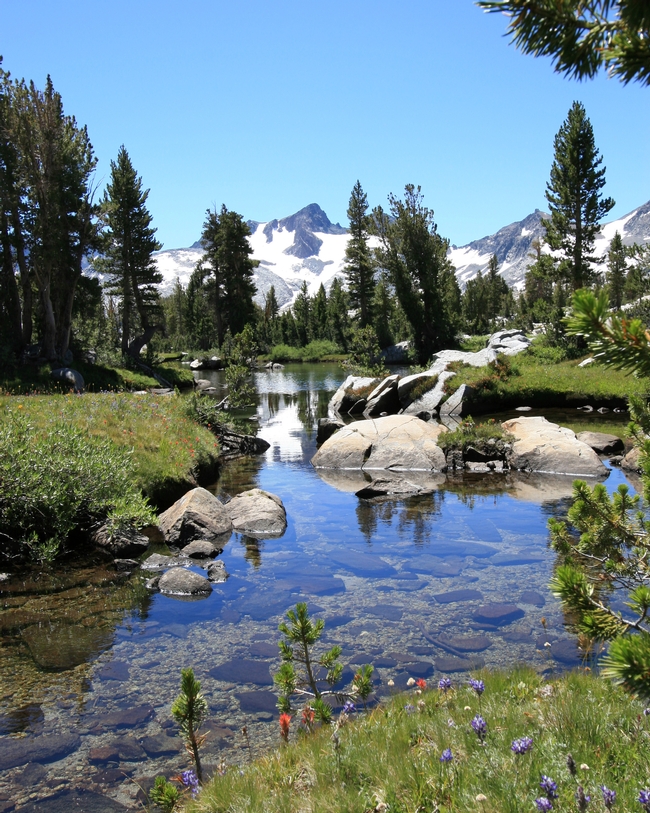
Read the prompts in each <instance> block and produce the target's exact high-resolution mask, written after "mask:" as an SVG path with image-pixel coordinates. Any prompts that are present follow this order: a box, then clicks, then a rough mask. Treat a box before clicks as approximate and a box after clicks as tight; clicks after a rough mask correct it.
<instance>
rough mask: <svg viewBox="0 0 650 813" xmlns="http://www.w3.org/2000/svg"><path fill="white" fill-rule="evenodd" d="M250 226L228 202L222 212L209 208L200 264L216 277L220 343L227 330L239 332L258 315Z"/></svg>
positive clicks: (215, 295)
mask: <svg viewBox="0 0 650 813" xmlns="http://www.w3.org/2000/svg"><path fill="white" fill-rule="evenodd" d="M249 236H250V229H249V228H248V225H247V223H246V221H245V220H244V219H243V218H242V216H241V215H240V214H237V212H231V211H229V210H228V209H227V208H226V207H225V206H222V207H221V210H220V211H219V212H217V211H216V209H214V210H210V209H208V211H207V213H206V219H205V223H204V224H203V232H202V234H201V245H202V246H203V248H204V250H205V254H204V255H203V257H202V258H201V260H200V264H201V265H203V266H205V267H206V268H209V269H210V271H211V273H212V278H213V283H214V287H213V291H212V296H213V303H214V312H215V320H216V328H217V340H218V342H219V346H221V344H222V343H223V340H224V337H225V335H226V331H227V330H230V332H231V333H232V334H233V335H235V334H237V333H241V331H242V330H243V329H244V327H245V326H246V325H247V324H248V323H249V322H251V321H253V320H254V318H255V307H254V303H253V297H254V296H255V291H256V290H257V289H256V287H255V283H254V282H253V274H254V271H255V268H257V265H258V262H257V260H252V259H251V256H250V255H251V254H252V253H253V249H252V248H251V245H250V243H249V242H248V239H247V238H248V237H249Z"/></svg>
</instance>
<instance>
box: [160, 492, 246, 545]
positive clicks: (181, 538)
mask: <svg viewBox="0 0 650 813" xmlns="http://www.w3.org/2000/svg"><path fill="white" fill-rule="evenodd" d="M158 523H159V525H160V530H161V531H162V533H163V536H164V537H165V542H167V544H168V545H173V546H175V547H178V548H183V547H185V545H187V544H188V543H189V542H192V541H193V540H195V539H207V540H214V539H215V538H218V537H220V536H221V535H222V534H224V533H230V531H231V530H232V522H231V520H230V516H229V514H228V511H226V507H225V506H224V505H222V504H221V503H220V502H219V500H218V499H217V498H216V497H215V496H214V494H211V493H210V492H209V491H207V489H205V488H193V489H192V490H191V491H188V492H187V494H185V495H184V496H183V497H181V498H180V500H177V501H176V502H175V503H174V504H173V505H172V506H171V508H168V509H167V510H166V511H164V512H163V513H162V514H161V515H160V516H159V517H158Z"/></svg>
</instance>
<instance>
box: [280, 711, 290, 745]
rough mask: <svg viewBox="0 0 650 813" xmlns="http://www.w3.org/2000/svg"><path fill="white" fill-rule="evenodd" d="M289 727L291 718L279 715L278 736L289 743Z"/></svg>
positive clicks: (286, 715) (287, 715)
mask: <svg viewBox="0 0 650 813" xmlns="http://www.w3.org/2000/svg"><path fill="white" fill-rule="evenodd" d="M290 725H291V716H290V715H289V714H281V715H280V735H281V737H282V739H283V740H284V741H285V742H289V726H290Z"/></svg>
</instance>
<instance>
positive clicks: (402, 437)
mask: <svg viewBox="0 0 650 813" xmlns="http://www.w3.org/2000/svg"><path fill="white" fill-rule="evenodd" d="M529 344H530V342H529V339H528V338H527V337H526V336H525V334H524V333H523V332H522V331H517V330H509V331H500V332H498V333H495V334H494V335H492V336H491V337H490V339H489V341H488V344H487V346H486V347H485V349H483V350H481V351H479V352H477V353H465V352H462V351H455V350H444V351H441V352H440V353H438V354H437V355H436V356H434V360H433V364H432V366H431V368H430V369H429V370H427V371H425V372H422V373H416V374H415V375H409V376H405V377H400V376H398V375H392V376H387V377H386V378H383V379H381V380H379V379H375V378H362V377H354V376H349V377H348V378H347V379H346V380H345V382H344V383H343V384H342V385H341V387H339V389H338V390H337V392H336V393H335V394H334V396H333V397H332V399H331V401H330V403H329V410H328V411H329V415H328V417H327V418H323V419H321V421H319V426H318V437H317V441H318V443H319V449H318V451H317V452H316V454H315V455H314V457H313V458H312V464H313V465H314V467H315V468H317V469H320V470H323V471H326V470H328V469H330V470H332V469H336V470H339V471H361V472H364V473H365V475H366V477H372V478H373V479H372V480H371V482H369V483H366V484H365V485H364V487H363V488H361V489H360V490H359V491H357V495H358V496H359V497H362V498H366V499H372V498H377V497H385V496H391V497H399V496H407V495H408V494H417V493H423V492H426V491H431V490H433V489H432V487H431V484H428V485H427V483H426V477H425V478H424V481H423V477H422V473H423V474H425V475H430V474H433V473H445V472H447V471H455V470H469V471H473V472H491V471H503V472H505V471H511V472H536V473H540V474H552V475H570V476H573V477H596V478H602V477H605V476H606V475H607V468H606V466H605V465H604V464H603V462H602V460H601V459H600V457H599V455H600V456H605V455H607V456H611V455H614V456H615V457H614V458H613V460H612V462H614V463H615V464H616V463H620V464H621V465H623V466H624V467H625V468H627V469H628V470H635V469H637V468H638V459H636V458H635V459H634V460H633V459H632V458H633V457H634V454H633V452H631V453H629V454H628V455H627V456H626V457H625V458H623V457H622V456H621V457H618V455H619V454H620V453H622V452H623V451H624V444H623V442H622V441H621V439H620V438H618V437H616V436H615V435H606V434H603V433H597V432H582V433H580V434H579V435H578V436H576V435H575V433H574V432H572V431H571V430H570V429H567V428H563V427H560V426H558V425H556V424H554V423H551V422H549V421H548V420H546V419H545V418H543V417H525V416H523V415H522V416H521V417H517V418H513V419H511V420H508V421H504V422H503V423H502V424H501V426H500V427H495V429H496V430H497V431H495V433H494V436H493V437H489V438H487V439H485V440H481V441H478V442H476V441H475V442H473V443H472V444H467V443H461V442H459V443H454V444H449V443H444V444H441V443H440V438H441V436H442V435H443V434H444V433H446V432H448V431H449V430H450V429H451V430H453V429H456V428H458V427H459V426H460V423H459V421H460V419H462V418H463V417H464V416H465V415H466V414H467V411H468V409H469V404H471V394H472V393H471V388H470V387H468V386H466V385H463V386H461V387H459V388H458V389H457V390H456V392H455V393H453V395H451V396H450V397H449V398H448V399H447V400H443V399H444V397H445V392H444V384H445V381H447V380H448V379H449V378H450V377H452V376H453V375H455V373H454V372H453V371H451V370H449V369H448V365H449V364H450V363H451V362H457V361H461V362H463V363H465V364H470V365H472V366H476V367H482V366H485V365H486V364H488V363H490V362H491V361H494V360H496V358H497V357H498V355H499V354H504V355H508V356H512V355H516V354H517V353H520V352H522V351H523V350H525V349H527V347H528V346H529ZM518 411H522V412H524V411H527V408H525V407H524V408H521V410H518ZM436 415H438V416H439V418H440V423H439V422H438V421H437V420H436V419H435V417H434V416H436ZM350 416H351V417H353V418H356V420H353V421H352V422H351V423H345V422H344V420H343V417H347V420H348V421H349V417H350ZM359 418H363V419H359ZM443 447H444V448H443ZM379 472H381V474H379ZM402 472H410V473H412V474H411V475H409V478H408V479H407V478H406V477H405V476H404V475H403V474H400V473H402ZM415 472H418V473H420V475H419V481H418V477H414V476H413V474H414V473H415Z"/></svg>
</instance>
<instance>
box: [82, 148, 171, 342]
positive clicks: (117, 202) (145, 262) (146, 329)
mask: <svg viewBox="0 0 650 813" xmlns="http://www.w3.org/2000/svg"><path fill="white" fill-rule="evenodd" d="M148 196H149V190H148V189H143V188H142V178H140V176H139V175H138V173H137V172H136V171H135V169H134V167H133V164H132V163H131V159H130V157H129V154H128V152H127V151H126V147H125V146H124V145H122V146H121V147H120V149H119V152H118V154H117V161H111V180H110V182H109V183H108V185H107V186H106V192H105V193H104V199H103V201H102V208H103V209H104V212H105V215H106V222H107V226H108V228H107V230H106V233H105V236H104V257H103V258H102V260H100V261H99V262H98V263H97V264H98V265H99V267H100V268H102V269H103V270H105V271H106V272H107V273H108V274H109V276H110V280H111V281H110V283H109V286H108V290H109V291H110V292H111V293H112V294H115V295H116V296H118V297H119V299H120V303H121V316H122V335H121V347H122V352H123V353H129V354H131V355H133V356H134V357H136V358H137V357H138V356H139V354H140V350H141V349H142V347H143V346H144V345H145V344H146V343H147V342H148V341H150V340H151V338H152V336H153V335H154V333H155V331H156V330H161V329H162V310H161V304H160V294H159V292H158V288H157V285H158V284H159V283H160V282H162V279H163V278H162V274H161V273H160V271H158V268H157V266H156V263H155V261H154V259H153V256H152V255H153V253H154V251H158V250H159V249H161V248H162V244H161V243H159V242H158V240H156V237H155V235H156V229H154V228H153V227H152V225H151V221H152V217H151V214H150V213H149V210H148V209H147V198H148ZM136 333H139V335H137V336H136V335H135V334H136Z"/></svg>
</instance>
